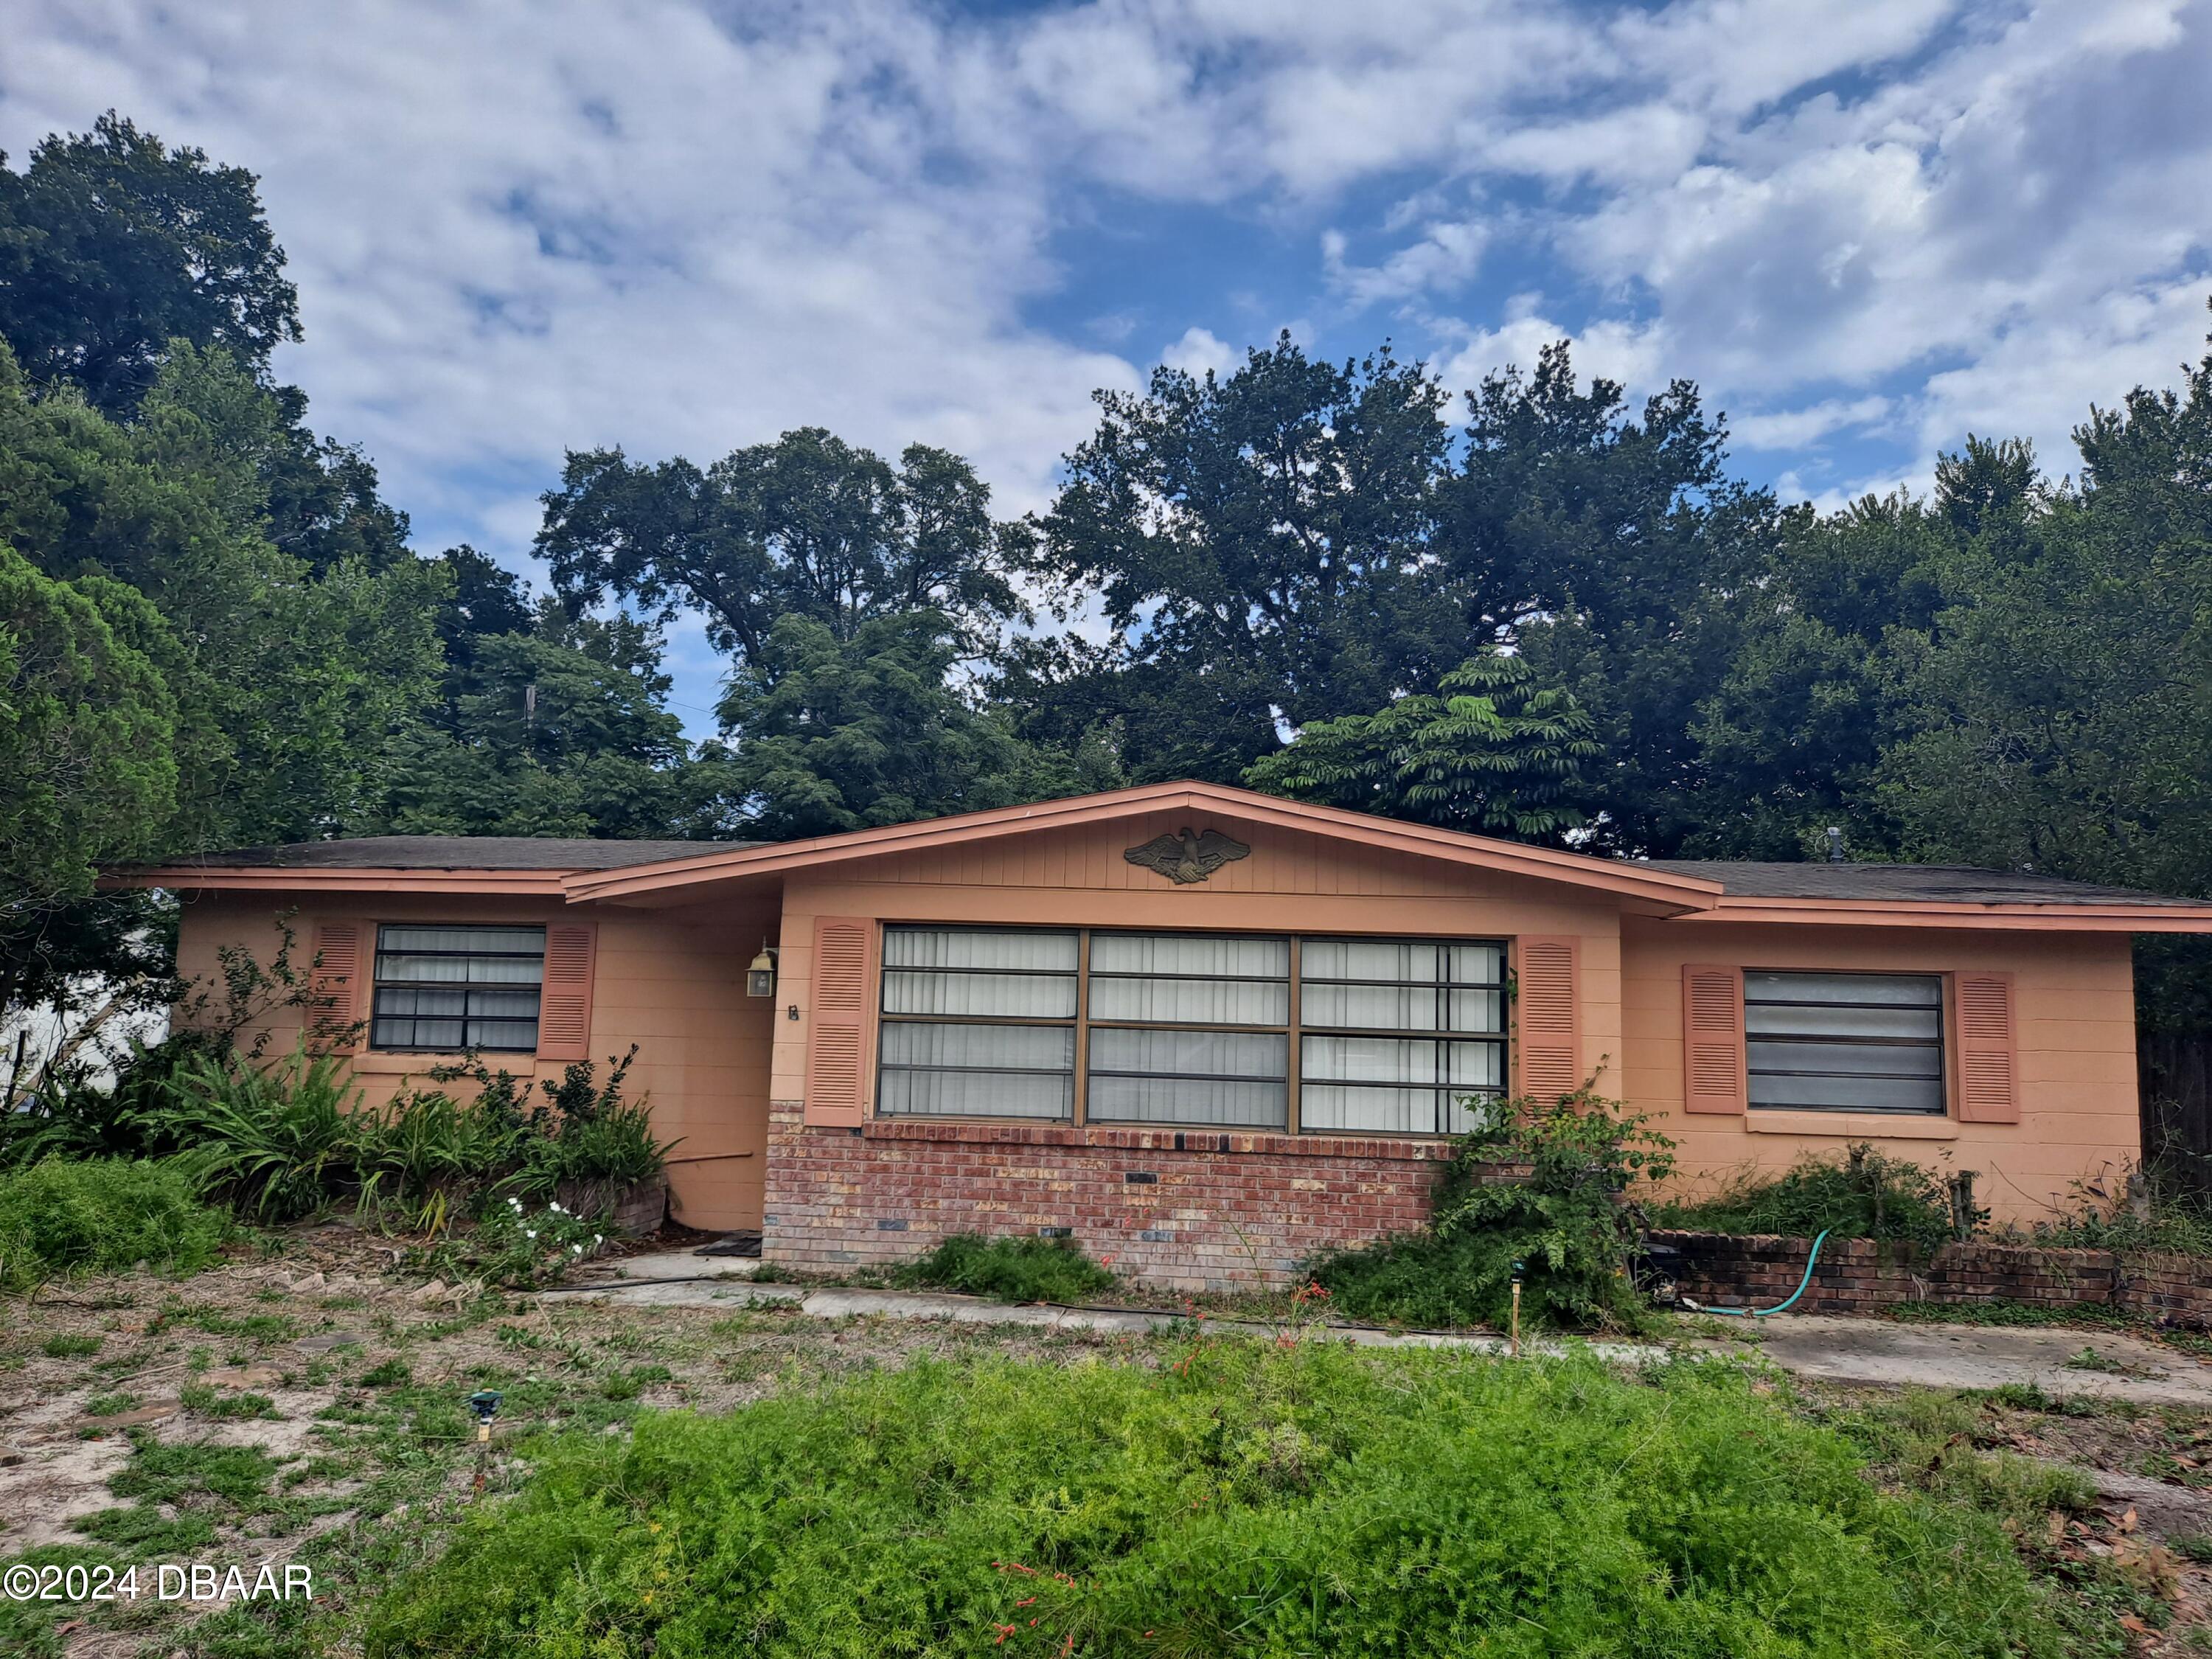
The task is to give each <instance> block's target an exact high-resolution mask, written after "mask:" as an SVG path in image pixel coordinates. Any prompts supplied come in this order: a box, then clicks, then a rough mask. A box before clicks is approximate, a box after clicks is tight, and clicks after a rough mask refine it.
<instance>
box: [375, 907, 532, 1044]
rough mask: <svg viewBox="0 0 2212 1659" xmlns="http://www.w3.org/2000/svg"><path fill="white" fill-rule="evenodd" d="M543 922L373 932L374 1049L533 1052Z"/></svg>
mask: <svg viewBox="0 0 2212 1659" xmlns="http://www.w3.org/2000/svg"><path fill="white" fill-rule="evenodd" d="M544 980H545V930H544V928H543V927H413V926H404V925H399V924H392V925H388V926H386V927H379V928H378V929H377V930H376V975H375V993H374V996H375V1000H374V1005H373V1008H372V1012H371V1014H370V1018H369V1028H368V1042H369V1047H370V1048H396V1049H422V1050H428V1051H433V1052H436V1053H441V1054H452V1053H458V1052H459V1051H461V1050H463V1049H470V1048H475V1049H482V1050H483V1051H485V1052H487V1053H496V1054H534V1053H535V1052H536V1051H537V1048H538V996H539V993H540V989H541V987H543V985H544Z"/></svg>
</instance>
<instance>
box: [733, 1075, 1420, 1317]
mask: <svg viewBox="0 0 2212 1659" xmlns="http://www.w3.org/2000/svg"><path fill="white" fill-rule="evenodd" d="M1448 1154H1449V1143H1447V1142H1445V1141H1442V1140H1389V1139H1350V1138H1338V1137H1333V1136H1322V1135H1285V1134H1255V1133H1238V1132H1229V1133H1225V1132H1223V1131H1220V1130H1195V1129H1187V1130H1182V1131H1180V1132H1178V1131H1176V1130H1172V1129H1158V1128H1080V1129H1079V1128H1073V1127H1053V1126H1047V1125H1042V1124H1018V1123H978V1122H957V1123H955V1122H926V1121H913V1120H894V1121H885V1120H874V1121H870V1122H868V1123H866V1124H865V1125H864V1126H862V1127H861V1128H860V1129H859V1130H858V1131H855V1130H853V1129H829V1128H819V1127H817V1128H811V1129H810V1128H807V1127H805V1126H804V1125H803V1124H802V1123H801V1121H800V1115H799V1107H798V1105H797V1104H796V1103H790V1102H778V1103H775V1105H774V1106H772V1107H771V1108H770V1110H769V1151H768V1194H767V1203H766V1206H765V1209H766V1215H765V1218H764V1220H763V1239H762V1252H761V1253H762V1255H763V1257H764V1258H765V1259H766V1260H768V1261H775V1262H782V1263H786V1264H788V1265H790V1266H793V1267H813V1268H825V1269H836V1268H839V1267H852V1266H856V1265H883V1264H886V1263H890V1262H896V1261H907V1260H909V1259H911V1258H912V1257H915V1256H917V1255H921V1254H922V1252H924V1251H925V1250H927V1249H929V1248H930V1246H932V1245H933V1244H934V1243H937V1241H938V1240H939V1239H940V1238H943V1237H945V1236H946V1235H947V1234H951V1233H962V1232H975V1233H985V1234H990V1235H994V1236H995V1235H1000V1234H1008V1233H1036V1232H1037V1231H1039V1230H1040V1229H1056V1228H1066V1229H1067V1230H1068V1232H1069V1235H1070V1236H1071V1237H1073V1238H1074V1240H1075V1241H1076V1243H1079V1244H1080V1245H1082V1247H1083V1248H1084V1249H1085V1250H1087V1251H1088V1252H1090V1254H1091V1255H1093V1256H1096V1257H1098V1258H1100V1259H1102V1260H1103V1259H1105V1258H1107V1257H1111V1258H1113V1265H1114V1267H1115V1270H1116V1271H1117V1272H1121V1273H1127V1274H1128V1275H1129V1276H1130V1277H1132V1278H1133V1279H1138V1280H1140V1281H1142V1282H1144V1283H1146V1284H1150V1285H1162V1286H1165V1287H1168V1288H1170V1289H1175V1290H1225V1289H1231V1288H1235V1287H1239V1286H1249V1285H1255V1284H1261V1283H1276V1284H1279V1283H1282V1282H1284V1281H1285V1280H1286V1279H1289V1278H1290V1276H1291V1275H1292V1274H1293V1273H1296V1272H1297V1267H1298V1265H1299V1263H1300V1262H1302V1261H1304V1260H1305V1259H1306V1258H1307V1257H1309V1256H1311V1255H1314V1254H1316V1252H1318V1251H1321V1250H1324V1249H1331V1248H1334V1247H1336V1246H1340V1245H1345V1244H1359V1243H1366V1242H1367V1241H1368V1240H1370V1239H1373V1238H1377V1237H1381V1236H1383V1234H1386V1233H1392V1232H1404V1231H1410V1230H1411V1229H1413V1228H1415V1227H1418V1226H1419V1225H1420V1224H1421V1223H1422V1222H1423V1221H1424V1220H1425V1218H1427V1215H1428V1212H1429V1202H1430V1199H1431V1194H1433V1192H1434V1190H1435V1187H1436V1182H1437V1176H1438V1174H1439V1173H1440V1172H1441V1171H1442V1170H1443V1161H1444V1159H1445V1158H1446V1157H1447V1156H1448Z"/></svg>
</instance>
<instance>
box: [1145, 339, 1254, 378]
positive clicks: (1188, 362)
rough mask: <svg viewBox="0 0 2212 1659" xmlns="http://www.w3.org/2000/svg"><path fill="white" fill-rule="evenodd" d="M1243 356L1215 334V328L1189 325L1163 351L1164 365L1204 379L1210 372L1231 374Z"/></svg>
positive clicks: (1161, 357)
mask: <svg viewBox="0 0 2212 1659" xmlns="http://www.w3.org/2000/svg"><path fill="white" fill-rule="evenodd" d="M1242 356H1243V354H1242V353H1240V352H1237V351H1236V350H1233V349H1231V347H1230V346H1229V345H1228V344H1227V343H1225V342H1224V341H1222V340H1220V339H1218V338H1217V337H1215V336H1214V333H1213V331H1212V330H1211V329H1205V328H1187V329H1185V330H1184V331H1182V338H1181V339H1179V340H1177V341H1176V343H1174V344H1173V345H1171V346H1170V347H1169V348H1168V349H1166V350H1165V351H1163V352H1162V353H1160V362H1161V365H1162V366H1163V367H1164V368H1177V369H1181V370H1182V372H1183V373H1184V374H1190V375H1194V376H1196V377H1197V378H1199V379H1200V380H1203V379H1205V378H1206V376H1207V375H1208V374H1228V373H1229V372H1230V371H1231V369H1233V368H1236V367H1237V363H1238V362H1240V361H1241V359H1242Z"/></svg>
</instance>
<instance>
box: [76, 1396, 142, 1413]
mask: <svg viewBox="0 0 2212 1659" xmlns="http://www.w3.org/2000/svg"><path fill="white" fill-rule="evenodd" d="M137 1407H138V1396H137V1395H135V1394H96V1395H93V1397H92V1398H91V1399H89V1400H88V1401H85V1402H84V1414H85V1415H86V1416H87V1417H120V1416H121V1415H122V1414H123V1413H125V1412H127V1411H136V1410H137Z"/></svg>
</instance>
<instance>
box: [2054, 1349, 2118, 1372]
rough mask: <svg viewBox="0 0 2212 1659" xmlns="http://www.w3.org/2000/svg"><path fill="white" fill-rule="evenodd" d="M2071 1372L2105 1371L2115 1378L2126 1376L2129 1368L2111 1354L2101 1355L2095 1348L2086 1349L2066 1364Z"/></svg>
mask: <svg viewBox="0 0 2212 1659" xmlns="http://www.w3.org/2000/svg"><path fill="white" fill-rule="evenodd" d="M2066 1369H2067V1370H2069V1371H2104V1372H2106V1373H2107V1374H2108V1375H2111V1376H2124V1375H2126V1373H2127V1370H2128V1367H2127V1366H2126V1365H2125V1364H2123V1363H2122V1362H2120V1361H2119V1360H2117V1359H2114V1358H2112V1357H2111V1356H2110V1355H2109V1354H2101V1353H2099V1352H2097V1351H2096V1350H2095V1349H2094V1348H2091V1347H2084V1348H2083V1349H2082V1350H2081V1352H2079V1353H2077V1354H2075V1356H2074V1357H2073V1358H2071V1359H2069V1360H2068V1361H2067V1362H2066Z"/></svg>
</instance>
